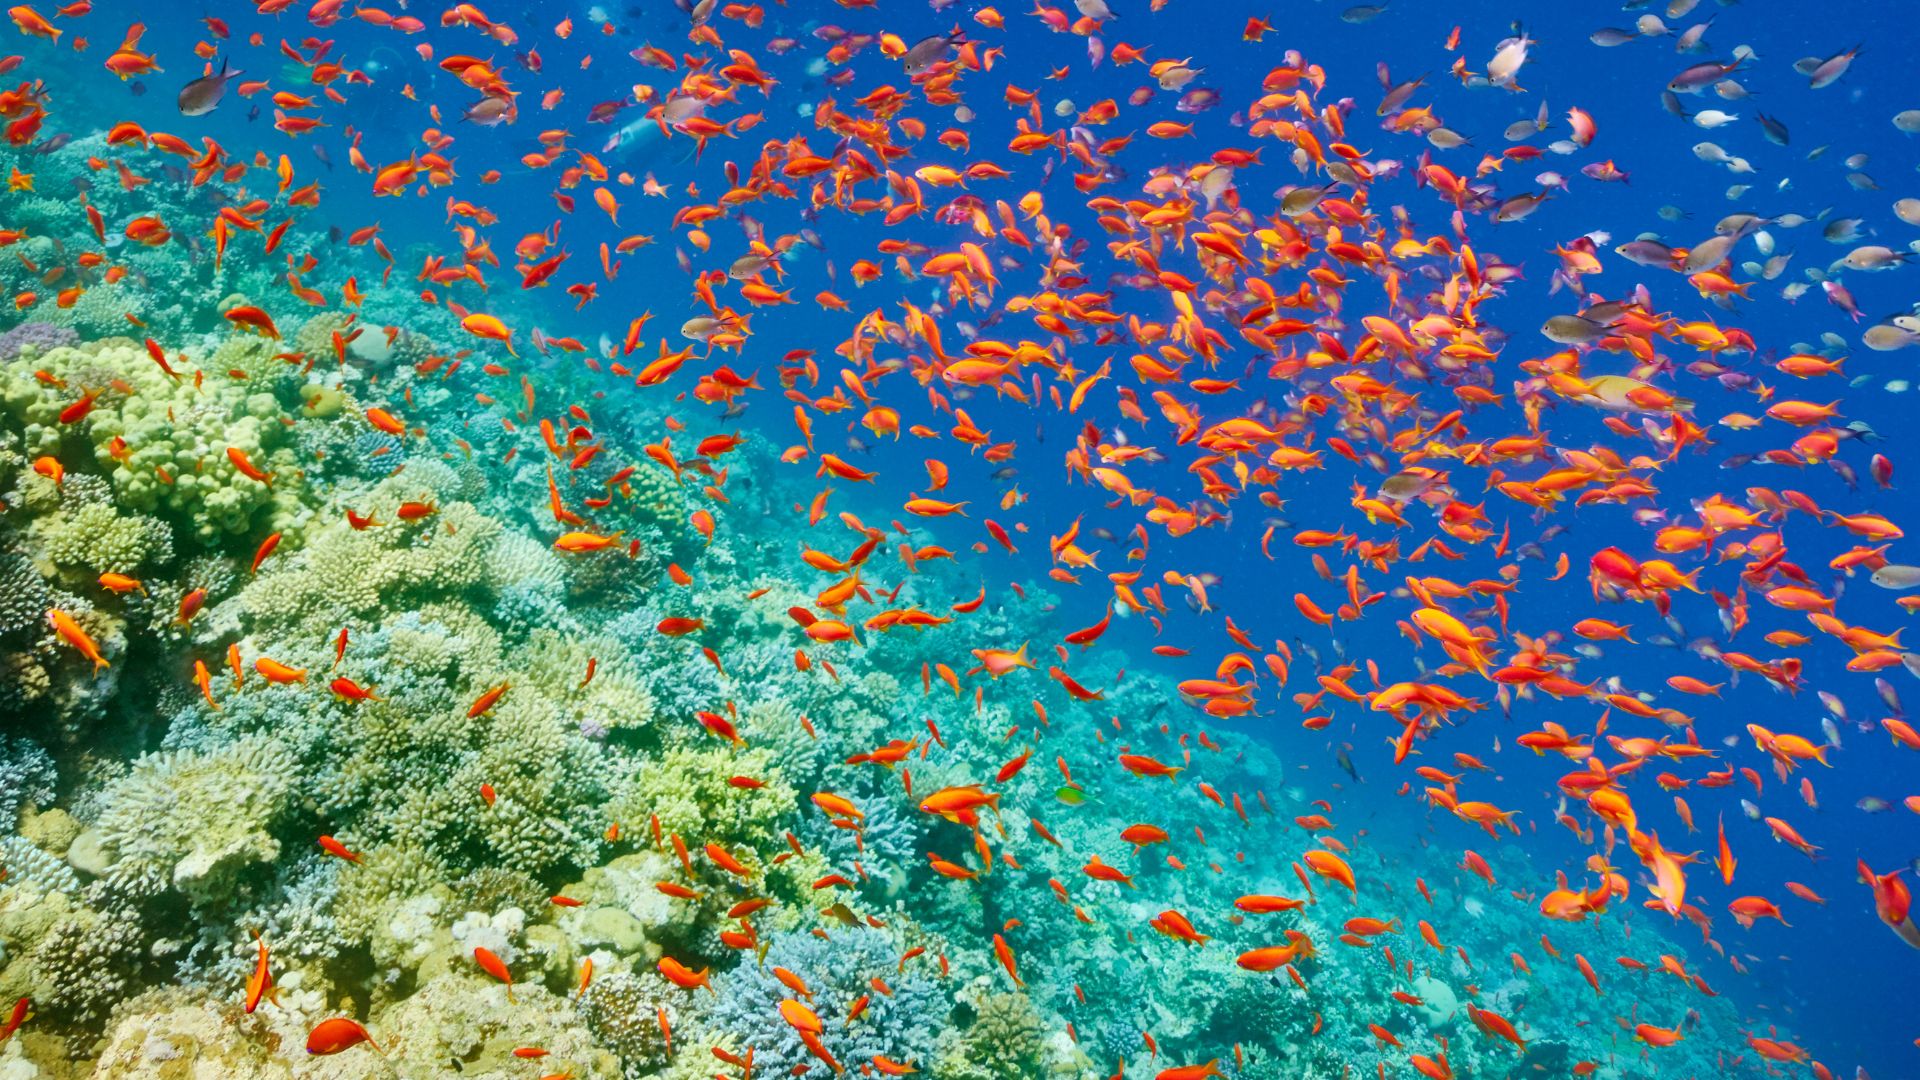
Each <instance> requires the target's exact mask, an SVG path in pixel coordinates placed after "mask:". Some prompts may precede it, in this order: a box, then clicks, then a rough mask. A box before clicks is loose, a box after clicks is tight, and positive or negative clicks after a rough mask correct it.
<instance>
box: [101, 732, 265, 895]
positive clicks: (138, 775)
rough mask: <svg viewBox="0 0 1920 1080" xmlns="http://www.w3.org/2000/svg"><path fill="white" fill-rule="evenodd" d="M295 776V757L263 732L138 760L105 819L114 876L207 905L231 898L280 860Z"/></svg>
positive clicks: (114, 792)
mask: <svg viewBox="0 0 1920 1080" xmlns="http://www.w3.org/2000/svg"><path fill="white" fill-rule="evenodd" d="M296 775H297V766H296V764H295V762H294V759H293V757H292V756H291V755H290V754H288V753H287V751H286V750H285V749H284V748H282V747H281V746H280V745H279V744H278V743H276V742H273V741H271V740H268V739H264V738H248V739H242V740H240V741H238V742H235V743H232V744H230V745H229V746H227V747H225V748H223V749H221V750H217V751H211V752H204V753H202V752H194V751H175V752H170V753H159V754H149V755H147V756H145V757H143V758H141V759H139V760H138V761H136V762H134V765H133V769H132V771H131V772H129V773H128V774H127V776H126V777H124V778H122V779H121V780H119V781H117V782H116V783H114V784H113V785H112V787H110V788H109V789H108V791H107V793H106V795H105V798H104V805H103V808H102V810H101V813H100V819H99V821H98V822H97V823H96V828H97V829H98V831H99V835H100V839H101V841H102V843H103V845H104V847H105V848H106V850H107V851H108V852H110V853H111V854H112V855H113V856H114V862H113V864H112V867H111V869H110V870H109V876H110V877H112V878H113V879H114V880H116V881H123V882H126V883H128V884H130V885H132V886H134V887H136V888H139V889H142V890H144V889H146V888H149V887H153V886H171V887H173V888H175V889H178V890H179V891H181V892H182V893H185V894H186V895H187V896H188V897H190V898H191V899H193V900H195V901H196V902H200V903H210V902H215V901H218V900H221V899H223V898H225V897H226V896H228V895H230V894H231V891H232V889H233V887H234V883H235V878H236V877H237V876H238V875H239V874H240V873H242V872H243V871H245V870H247V869H248V868H250V867H253V866H257V865H264V864H269V863H271V862H273V861H274V860H275V859H277V858H279V856H280V842H279V841H278V840H276V839H275V838H274V837H273V836H272V834H271V833H270V832H269V831H268V830H269V829H271V828H272V826H273V823H274V822H275V821H276V820H278V819H279V817H280V816H281V815H282V814H283V813H285V811H286V809H287V807H286V805H285V803H286V797H287V794H288V793H289V792H290V791H291V790H292V787H293V783H294V780H295V777H296Z"/></svg>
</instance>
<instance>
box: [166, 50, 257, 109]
mask: <svg viewBox="0 0 1920 1080" xmlns="http://www.w3.org/2000/svg"><path fill="white" fill-rule="evenodd" d="M244 74H246V73H245V72H241V71H229V70H228V69H227V61H226V60H225V59H224V58H222V59H221V61H220V71H219V73H218V74H214V75H202V76H200V77H199V78H197V79H195V80H193V81H192V82H190V83H188V84H187V85H185V86H183V87H181V88H180V101H179V105H180V115H181V116H205V115H207V114H208V113H210V112H212V111H213V110H214V109H216V108H218V107H219V105H220V99H221V98H223V97H226V96H227V83H228V82H229V81H231V80H233V79H237V78H239V77H240V76H241V75H244Z"/></svg>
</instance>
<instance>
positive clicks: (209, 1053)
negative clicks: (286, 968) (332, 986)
mask: <svg viewBox="0 0 1920 1080" xmlns="http://www.w3.org/2000/svg"><path fill="white" fill-rule="evenodd" d="M263 1020H264V1018H262V1020H255V1019H253V1018H248V1017H245V1014H243V1013H241V1011H240V1008H239V1006H238V1004H237V1003H231V1002H229V1003H225V1004H221V1003H216V1002H212V1001H207V1000H203V999H196V998H192V997H188V996H185V995H181V994H177V993H173V992H167V991H162V992H160V993H158V994H154V995H149V996H148V997H146V998H141V999H136V1000H135V1001H132V1002H129V1003H128V1004H127V1006H126V1007H125V1008H123V1009H121V1010H120V1011H119V1013H118V1014H117V1015H116V1016H115V1020H114V1023H113V1025H112V1027H111V1028H110V1029H109V1030H108V1032H107V1039H106V1045H105V1048H104V1049H103V1050H102V1051H101V1053H100V1058H99V1060H98V1061H97V1062H96V1063H95V1064H94V1069H93V1075H94V1076H95V1077H99V1078H103V1080H289V1078H291V1077H292V1076H293V1062H294V1060H295V1059H294V1058H293V1057H292V1056H291V1054H290V1053H289V1051H298V1052H300V1053H302V1054H304V1053H305V1050H304V1048H303V1047H299V1046H297V1045H294V1046H289V1045H287V1042H286V1040H285V1039H283V1038H282V1037H281V1036H280V1035H278V1034H276V1033H274V1032H272V1031H271V1029H269V1028H267V1027H266V1025H265V1023H264V1022H263ZM276 1048H277V1049H278V1051H279V1052H278V1053H276V1052H275V1050H276Z"/></svg>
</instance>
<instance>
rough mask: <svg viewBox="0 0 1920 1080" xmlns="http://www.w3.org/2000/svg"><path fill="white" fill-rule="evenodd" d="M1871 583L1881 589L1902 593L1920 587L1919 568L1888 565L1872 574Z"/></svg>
mask: <svg viewBox="0 0 1920 1080" xmlns="http://www.w3.org/2000/svg"><path fill="white" fill-rule="evenodd" d="M1872 580H1873V583H1874V584H1875V585H1878V586H1880V587H1881V588H1883V589H1892V590H1893V591H1895V592H1904V591H1906V590H1908V589H1911V588H1913V587H1914V586H1916V585H1920V566H1903V565H1901V564H1899V563H1888V564H1887V565H1885V566H1883V567H1881V568H1880V569H1878V570H1875V571H1874V572H1873V578H1872Z"/></svg>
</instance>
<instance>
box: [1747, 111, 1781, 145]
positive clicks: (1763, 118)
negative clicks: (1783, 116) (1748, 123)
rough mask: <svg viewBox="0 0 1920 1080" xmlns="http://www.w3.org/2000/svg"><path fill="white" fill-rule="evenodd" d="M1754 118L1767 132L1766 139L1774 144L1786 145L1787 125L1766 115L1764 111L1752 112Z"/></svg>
mask: <svg viewBox="0 0 1920 1080" xmlns="http://www.w3.org/2000/svg"><path fill="white" fill-rule="evenodd" d="M1753 117H1754V119H1756V120H1758V121H1760V127H1761V129H1762V130H1764V131H1765V132H1766V133H1767V141H1768V142H1770V143H1772V144H1773V145H1775V146H1785V145H1787V125H1785V124H1783V123H1781V122H1780V121H1778V120H1775V119H1774V118H1773V117H1771V116H1768V115H1767V114H1766V113H1759V112H1757V113H1754V114H1753Z"/></svg>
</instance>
